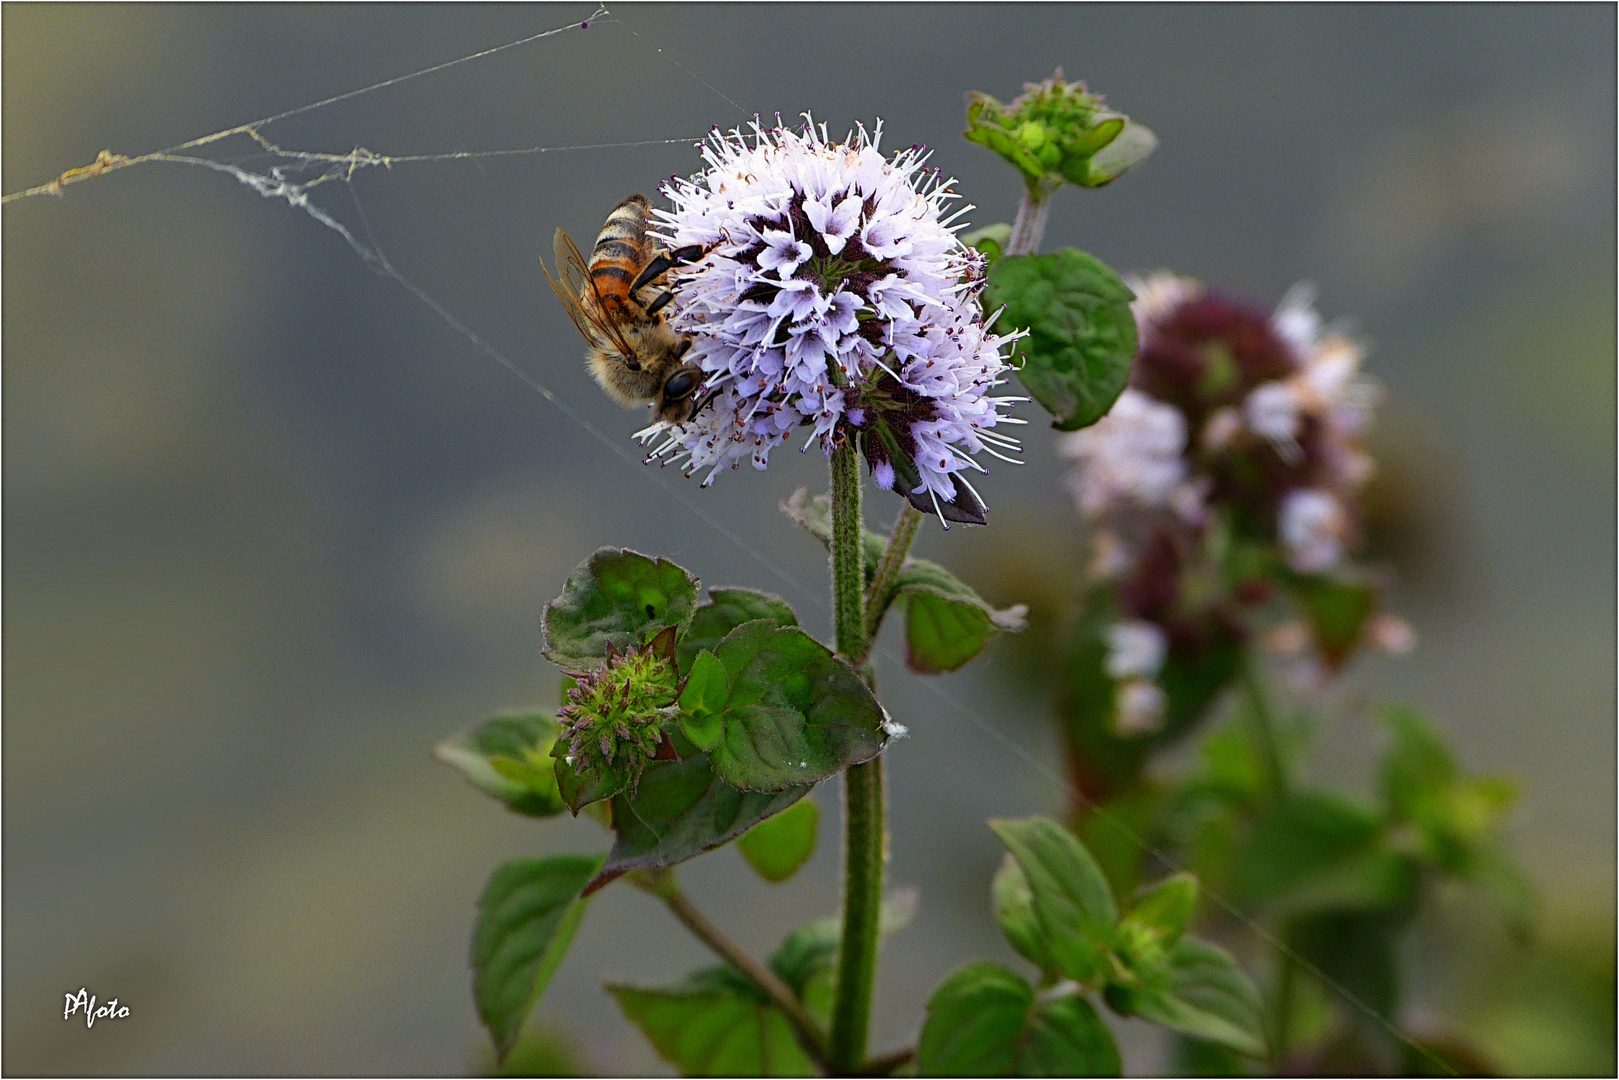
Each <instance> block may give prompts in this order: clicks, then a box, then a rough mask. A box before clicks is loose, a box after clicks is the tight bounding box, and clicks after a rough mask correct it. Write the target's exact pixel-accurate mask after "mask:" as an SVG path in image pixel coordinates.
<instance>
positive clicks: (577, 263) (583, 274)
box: [551, 229, 590, 296]
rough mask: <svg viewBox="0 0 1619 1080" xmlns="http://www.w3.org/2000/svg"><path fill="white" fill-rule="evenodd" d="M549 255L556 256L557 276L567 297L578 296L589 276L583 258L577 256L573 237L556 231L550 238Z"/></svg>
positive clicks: (588, 270)
mask: <svg viewBox="0 0 1619 1080" xmlns="http://www.w3.org/2000/svg"><path fill="white" fill-rule="evenodd" d="M551 253H552V254H553V255H555V256H556V260H557V276H558V277H559V278H561V279H562V285H563V287H564V288H566V289H567V290H568V295H569V296H578V295H579V294H580V293H582V292H583V291H584V288H585V281H586V280H587V279H588V278H589V276H590V267H589V265H588V264H586V262H585V257H584V256H583V255H581V254H579V248H578V247H577V246H576V245H575V244H574V242H573V237H571V236H569V235H568V234H567V233H565V232H563V231H562V230H561V229H558V230H557V231H556V235H555V236H553V237H552V238H551Z"/></svg>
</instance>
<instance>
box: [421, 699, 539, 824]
mask: <svg viewBox="0 0 1619 1080" xmlns="http://www.w3.org/2000/svg"><path fill="white" fill-rule="evenodd" d="M558 730H559V728H558V725H557V722H556V721H555V720H553V719H551V718H550V717H549V716H547V715H545V714H544V713H540V712H522V713H507V714H504V715H501V716H497V717H495V718H493V719H491V720H486V721H485V722H484V723H482V724H480V725H479V726H477V727H475V728H472V729H471V730H469V731H464V732H462V733H461V734H459V735H455V736H452V737H451V738H449V739H446V740H445V741H444V742H442V743H440V744H439V745H438V746H437V747H436V748H434V750H433V754H434V756H436V757H437V758H438V759H439V760H440V761H443V762H445V763H447V764H449V765H453V766H455V767H456V768H457V769H460V770H461V772H462V774H463V775H465V776H466V778H467V779H468V780H470V781H471V782H472V784H473V786H474V787H476V788H478V789H479V790H480V791H483V792H485V793H487V794H489V795H493V796H494V797H495V798H497V799H499V800H500V801H501V802H503V803H505V804H506V805H507V807H509V808H510V809H512V810H515V811H517V812H518V813H519V814H527V815H529V816H530V817H550V816H551V815H552V814H557V813H560V812H561V811H562V807H563V802H562V796H561V794H560V793H559V792H558V791H557V780H556V772H555V770H554V769H553V768H552V765H551V746H552V744H553V743H555V742H556V738H557V732H558Z"/></svg>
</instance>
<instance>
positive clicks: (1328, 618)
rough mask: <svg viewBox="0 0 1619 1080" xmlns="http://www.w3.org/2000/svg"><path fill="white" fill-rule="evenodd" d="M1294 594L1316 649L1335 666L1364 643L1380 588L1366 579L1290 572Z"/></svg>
mask: <svg viewBox="0 0 1619 1080" xmlns="http://www.w3.org/2000/svg"><path fill="white" fill-rule="evenodd" d="M1287 580H1288V583H1289V587H1290V588H1291V590H1292V592H1293V595H1294V596H1295V597H1296V598H1297V599H1298V601H1299V603H1300V605H1301V606H1302V607H1303V608H1304V615H1305V618H1306V619H1307V620H1308V621H1309V623H1310V633H1311V636H1312V637H1313V638H1314V639H1315V645H1316V648H1317V649H1319V650H1320V651H1321V656H1322V658H1323V659H1325V660H1326V661H1327V663H1328V664H1329V665H1330V666H1332V667H1333V668H1338V667H1341V666H1342V665H1343V664H1344V662H1345V661H1346V660H1348V659H1349V655H1350V654H1351V653H1352V652H1354V651H1355V647H1356V646H1357V645H1359V644H1360V640H1361V637H1362V635H1363V634H1364V633H1365V631H1366V623H1367V620H1369V619H1370V618H1371V617H1372V616H1373V615H1374V614H1376V612H1377V589H1376V587H1375V586H1373V585H1371V584H1368V583H1366V582H1363V581H1354V580H1349V579H1345V578H1333V577H1322V576H1316V575H1302V574H1290V575H1288V577H1287Z"/></svg>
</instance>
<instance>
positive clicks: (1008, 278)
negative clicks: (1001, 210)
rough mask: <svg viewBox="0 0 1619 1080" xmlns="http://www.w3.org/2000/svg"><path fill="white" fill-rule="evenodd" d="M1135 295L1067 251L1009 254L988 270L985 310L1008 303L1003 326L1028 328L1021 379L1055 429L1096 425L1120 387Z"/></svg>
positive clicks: (1131, 342)
mask: <svg viewBox="0 0 1619 1080" xmlns="http://www.w3.org/2000/svg"><path fill="white" fill-rule="evenodd" d="M1134 298H1135V294H1134V293H1132V292H1131V291H1130V289H1129V288H1128V287H1127V286H1126V285H1125V284H1124V282H1122V281H1120V280H1119V276H1118V275H1117V274H1115V273H1114V272H1113V271H1112V270H1110V269H1108V268H1107V267H1106V266H1105V265H1103V264H1102V263H1101V262H1100V261H1099V260H1097V259H1095V258H1093V257H1091V256H1090V255H1087V254H1085V253H1084V252H1082V251H1075V250H1074V249H1072V248H1066V249H1064V250H1062V251H1058V252H1053V253H1051V254H1049V255H1008V256H1006V257H1005V258H1002V259H1000V260H998V261H997V262H996V263H995V265H994V266H993V267H991V268H990V271H989V283H988V286H987V287H986V289H985V292H984V304H985V308H986V310H994V309H995V308H997V307H1000V306H1002V305H1005V307H1006V312H1005V314H1004V315H1003V316H1002V323H1001V325H1002V326H1009V327H1017V328H1024V327H1026V328H1028V330H1029V336H1028V337H1027V338H1025V339H1024V340H1022V341H1020V342H1019V343H1018V349H1017V354H1018V355H1019V356H1020V357H1022V358H1023V366H1022V368H1021V369H1019V371H1018V378H1019V379H1021V380H1022V382H1023V386H1024V388H1025V389H1027V390H1028V391H1029V393H1030V395H1032V396H1033V397H1034V399H1035V400H1036V401H1038V402H1039V403H1040V404H1041V405H1042V406H1043V407H1044V408H1045V410H1046V411H1047V412H1049V413H1051V414H1052V416H1053V417H1054V419H1053V421H1052V426H1053V427H1055V428H1057V429H1058V430H1059V431H1075V430H1078V429H1079V428H1082V427H1086V426H1088V425H1090V424H1094V423H1096V421H1098V420H1100V419H1101V418H1102V417H1103V416H1105V415H1106V414H1107V411H1108V410H1109V409H1111V408H1112V407H1113V402H1114V401H1116V400H1117V399H1118V397H1119V395H1120V394H1121V393H1123V392H1124V387H1125V384H1126V383H1127V382H1128V381H1129V378H1130V363H1131V361H1132V360H1134V359H1135V355H1136V320H1135V315H1134V314H1132V313H1131V311H1130V301H1131V300H1133V299H1134Z"/></svg>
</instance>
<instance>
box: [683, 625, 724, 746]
mask: <svg viewBox="0 0 1619 1080" xmlns="http://www.w3.org/2000/svg"><path fill="white" fill-rule="evenodd" d="M730 693H731V688H730V685H729V682H728V680H727V678H726V675H725V665H724V664H722V663H720V662H719V658H718V657H716V656H715V655H714V654H713V653H711V652H709V651H708V650H707V649H704V650H703V651H702V652H700V653H698V654H697V655H696V656H695V657H694V658H693V659H692V662H691V674H690V675H689V676H687V679H686V688H685V689H684V690H682V691H681V692H680V730H681V731H683V732H685V733H686V738H688V739H690V740H691V741H692V744H693V745H694V746H696V747H697V749H699V750H712V749H714V747H716V746H718V745H719V744H720V740H721V739H722V738H724V736H725V718H724V717H723V716H722V715H721V714H722V713H723V712H724V711H725V701H726V698H727V697H729V696H730Z"/></svg>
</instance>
